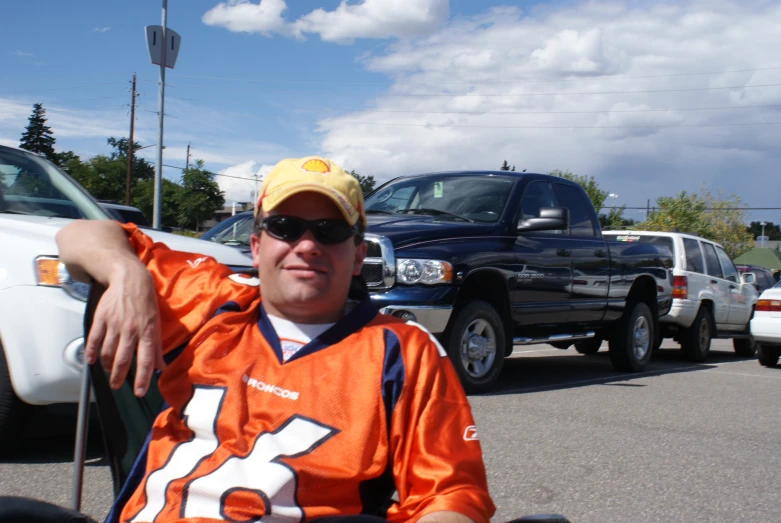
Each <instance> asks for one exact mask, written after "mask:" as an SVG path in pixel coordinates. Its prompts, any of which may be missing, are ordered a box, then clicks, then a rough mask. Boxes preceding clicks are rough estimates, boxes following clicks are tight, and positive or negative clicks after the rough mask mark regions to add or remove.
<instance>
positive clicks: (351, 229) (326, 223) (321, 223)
mask: <svg viewBox="0 0 781 523" xmlns="http://www.w3.org/2000/svg"><path fill="white" fill-rule="evenodd" d="M260 227H261V228H262V229H263V230H264V231H266V232H267V233H269V234H270V235H271V236H273V237H274V238H276V239H278V240H283V241H286V242H294V241H296V240H298V239H299V238H300V237H301V236H303V235H304V233H305V232H306V230H307V229H309V230H310V231H312V234H314V237H315V240H317V241H318V242H319V243H322V244H323V245H333V244H335V243H342V242H343V241H345V240H346V239H347V238H349V237H351V236H355V234H356V233H357V232H358V229H357V228H356V227H355V226H354V225H350V224H349V223H347V222H346V221H344V220H332V219H327V218H323V219H322V220H304V219H302V218H298V217H297V216H281V215H277V216H267V217H265V218H263V219H262V220H260Z"/></svg>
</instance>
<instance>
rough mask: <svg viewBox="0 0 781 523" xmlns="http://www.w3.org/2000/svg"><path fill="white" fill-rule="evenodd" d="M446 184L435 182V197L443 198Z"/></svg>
mask: <svg viewBox="0 0 781 523" xmlns="http://www.w3.org/2000/svg"><path fill="white" fill-rule="evenodd" d="M443 189H444V184H443V183H442V182H434V198H442V192H443Z"/></svg>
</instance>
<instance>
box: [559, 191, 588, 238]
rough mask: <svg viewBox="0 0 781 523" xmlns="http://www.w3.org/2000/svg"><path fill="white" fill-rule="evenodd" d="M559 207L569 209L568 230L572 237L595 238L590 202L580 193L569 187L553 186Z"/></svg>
mask: <svg viewBox="0 0 781 523" xmlns="http://www.w3.org/2000/svg"><path fill="white" fill-rule="evenodd" d="M555 188H556V195H557V196H558V199H559V205H561V206H562V207H566V208H567V209H569V230H570V234H571V235H572V236H590V237H594V236H596V232H595V230H594V221H593V217H592V215H593V213H592V212H591V202H589V201H588V199H587V198H586V196H585V195H584V194H583V192H582V191H580V190H579V189H577V188H576V187H572V186H571V185H564V184H563V183H557V184H555Z"/></svg>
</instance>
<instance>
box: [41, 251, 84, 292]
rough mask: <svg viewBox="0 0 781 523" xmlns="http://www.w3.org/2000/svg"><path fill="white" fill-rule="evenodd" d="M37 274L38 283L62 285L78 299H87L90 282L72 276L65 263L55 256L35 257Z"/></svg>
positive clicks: (46, 285) (61, 286)
mask: <svg viewBox="0 0 781 523" xmlns="http://www.w3.org/2000/svg"><path fill="white" fill-rule="evenodd" d="M35 276H36V278H37V279H38V285H43V286H45V287H60V288H62V290H64V291H65V292H67V293H68V294H70V295H71V296H73V297H74V298H76V299H77V300H81V301H87V296H88V295H89V284H87V283H82V282H80V281H75V280H74V279H73V278H71V275H70V274H68V270H67V269H66V268H65V264H64V263H62V262H61V261H60V260H59V259H58V258H57V257H55V256H38V257H37V258H36V259H35Z"/></svg>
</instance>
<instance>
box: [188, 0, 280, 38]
mask: <svg viewBox="0 0 781 523" xmlns="http://www.w3.org/2000/svg"><path fill="white" fill-rule="evenodd" d="M286 9H287V5H286V4H285V0H260V1H259V2H258V3H257V4H254V3H252V2H249V1H248V0H230V1H228V2H226V3H223V2H221V3H219V4H217V5H216V6H214V7H212V8H211V9H209V10H208V11H206V13H205V14H204V15H203V17H202V18H201V20H202V21H203V23H205V24H206V25H214V26H218V27H224V28H225V29H227V30H229V31H234V32H245V33H260V34H263V35H266V36H269V35H271V34H273V33H277V34H288V33H290V31H289V28H288V24H287V22H285V19H284V18H283V17H282V13H284V12H285V10H286Z"/></svg>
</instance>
